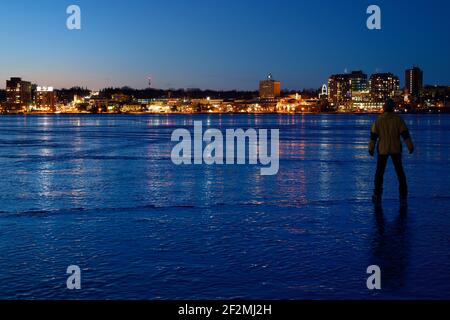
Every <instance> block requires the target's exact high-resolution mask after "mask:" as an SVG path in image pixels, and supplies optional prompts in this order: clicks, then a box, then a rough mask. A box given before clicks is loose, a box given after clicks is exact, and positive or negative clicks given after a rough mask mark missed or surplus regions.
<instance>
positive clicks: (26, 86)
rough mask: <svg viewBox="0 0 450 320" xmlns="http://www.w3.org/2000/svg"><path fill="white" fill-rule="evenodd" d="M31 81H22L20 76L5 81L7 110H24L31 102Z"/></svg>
mask: <svg viewBox="0 0 450 320" xmlns="http://www.w3.org/2000/svg"><path fill="white" fill-rule="evenodd" d="M31 98H32V96H31V82H28V81H22V79H21V78H11V79H10V80H7V81H6V104H5V109H6V111H7V112H11V113H17V112H24V111H26V110H27V109H28V108H29V107H30V105H31V103H32V99H31Z"/></svg>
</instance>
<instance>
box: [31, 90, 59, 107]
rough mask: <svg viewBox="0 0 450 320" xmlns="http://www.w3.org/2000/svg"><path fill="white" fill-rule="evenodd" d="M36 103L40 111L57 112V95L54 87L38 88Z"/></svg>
mask: <svg viewBox="0 0 450 320" xmlns="http://www.w3.org/2000/svg"><path fill="white" fill-rule="evenodd" d="M35 101H36V108H37V109H38V110H41V111H48V112H55V111H56V95H55V91H54V90H53V87H37V88H36V98H35Z"/></svg>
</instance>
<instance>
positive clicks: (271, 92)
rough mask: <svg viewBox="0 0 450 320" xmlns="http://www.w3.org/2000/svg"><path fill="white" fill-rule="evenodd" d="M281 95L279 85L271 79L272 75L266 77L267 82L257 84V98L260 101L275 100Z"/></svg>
mask: <svg viewBox="0 0 450 320" xmlns="http://www.w3.org/2000/svg"><path fill="white" fill-rule="evenodd" d="M280 95H281V83H280V82H279V81H276V80H274V79H273V78H272V75H271V74H269V75H268V76H267V80H263V81H260V82H259V97H260V98H261V99H275V98H278V97H280Z"/></svg>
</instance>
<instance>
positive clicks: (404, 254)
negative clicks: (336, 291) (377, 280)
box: [370, 206, 410, 291]
mask: <svg viewBox="0 0 450 320" xmlns="http://www.w3.org/2000/svg"><path fill="white" fill-rule="evenodd" d="M407 218H408V207H407V206H401V207H400V209H399V215H398V216H397V218H396V219H395V221H393V222H390V223H389V222H386V219H385V216H384V212H383V208H382V207H381V206H376V207H375V222H376V223H375V225H376V229H375V232H374V235H373V239H372V248H371V250H372V252H371V259H370V263H371V265H377V266H379V267H380V269H381V284H382V289H385V290H389V291H396V290H398V289H401V288H402V287H403V286H404V284H405V273H406V270H407V268H408V264H409V254H410V239H409V234H408V219H407Z"/></svg>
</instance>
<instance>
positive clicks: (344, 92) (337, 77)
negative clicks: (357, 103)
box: [328, 74, 352, 109]
mask: <svg viewBox="0 0 450 320" xmlns="http://www.w3.org/2000/svg"><path fill="white" fill-rule="evenodd" d="M351 97H352V93H351V85H350V76H349V74H334V75H332V76H331V77H330V78H329V79H328V101H329V102H330V104H331V105H332V106H334V107H336V108H341V109H342V108H346V107H348V105H349V103H350V101H351Z"/></svg>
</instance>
